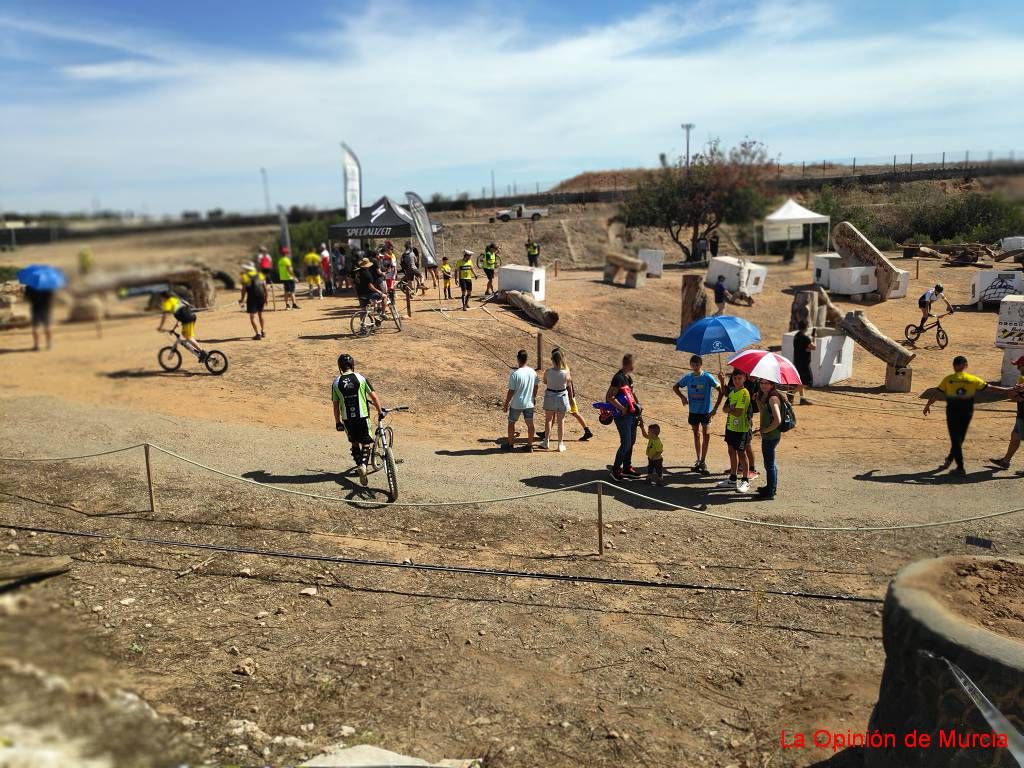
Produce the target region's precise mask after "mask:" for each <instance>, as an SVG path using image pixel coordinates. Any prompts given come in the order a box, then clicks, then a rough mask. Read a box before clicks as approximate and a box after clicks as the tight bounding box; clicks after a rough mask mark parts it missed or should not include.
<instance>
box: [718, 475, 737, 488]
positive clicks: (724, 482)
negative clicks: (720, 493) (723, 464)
mask: <svg viewBox="0 0 1024 768" xmlns="http://www.w3.org/2000/svg"><path fill="white" fill-rule="evenodd" d="M732 484H733V481H732V480H730V479H729V478H728V477H727V478H725V480H719V481H718V485H717V487H718V488H729V487H730V486H731V485H732Z"/></svg>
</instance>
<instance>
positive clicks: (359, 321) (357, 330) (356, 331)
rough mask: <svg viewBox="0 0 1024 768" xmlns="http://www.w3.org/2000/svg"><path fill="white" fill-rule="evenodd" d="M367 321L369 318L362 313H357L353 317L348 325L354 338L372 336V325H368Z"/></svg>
mask: <svg viewBox="0 0 1024 768" xmlns="http://www.w3.org/2000/svg"><path fill="white" fill-rule="evenodd" d="M366 319H368V318H366V317H365V315H364V314H363V313H362V312H356V313H355V314H354V315H352V319H351V320H350V321H349V324H348V325H349V329H350V330H351V331H352V335H353V336H367V335H369V334H370V332H371V327H372V324H367V323H366Z"/></svg>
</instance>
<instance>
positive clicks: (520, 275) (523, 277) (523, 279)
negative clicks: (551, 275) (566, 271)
mask: <svg viewBox="0 0 1024 768" xmlns="http://www.w3.org/2000/svg"><path fill="white" fill-rule="evenodd" d="M545 281H546V277H545V271H544V267H523V266H520V265H519V264H509V265H507V266H502V267H498V288H500V289H501V290H503V291H521V292H522V293H532V294H533V298H534V299H536V300H537V301H544V291H545Z"/></svg>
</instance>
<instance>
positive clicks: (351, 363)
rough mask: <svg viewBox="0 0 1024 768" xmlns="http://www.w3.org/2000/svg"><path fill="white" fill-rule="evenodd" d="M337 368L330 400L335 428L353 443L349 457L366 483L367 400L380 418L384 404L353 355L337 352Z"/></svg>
mask: <svg viewBox="0 0 1024 768" xmlns="http://www.w3.org/2000/svg"><path fill="white" fill-rule="evenodd" d="M338 371H339V373H340V374H341V375H340V376H336V377H335V378H334V381H333V382H332V383H331V403H332V405H333V407H334V428H335V429H337V430H338V431H339V432H344V433H345V434H347V435H348V442H349V444H350V445H351V447H352V458H353V459H355V462H356V468H357V469H358V471H359V482H360V483H362V484H363V485H366V484H367V482H368V480H367V477H366V463H367V461H368V460H369V456H370V450H371V449H372V448H373V434H372V433H371V432H370V404H371V403H372V404H373V407H374V408H375V409H376V411H377V419H378V420H379V419H380V416H381V411H382V410H383V407H382V406H381V404H380V399H379V398H378V397H377V393H376V392H374V391H373V385H371V384H370V382H369V381H367V380H366V378H365V377H364V376H363V375H362V374H359V373H356V363H355V360H353V359H352V355H346V354H342V355H339V356H338Z"/></svg>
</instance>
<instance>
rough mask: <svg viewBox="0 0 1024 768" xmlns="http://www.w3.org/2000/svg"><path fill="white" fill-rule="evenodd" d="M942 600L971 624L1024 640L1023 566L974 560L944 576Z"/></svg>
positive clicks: (1004, 562) (1013, 563)
mask: <svg viewBox="0 0 1024 768" xmlns="http://www.w3.org/2000/svg"><path fill="white" fill-rule="evenodd" d="M941 585H942V590H941V591H942V594H941V595H940V597H941V599H942V600H943V601H944V602H945V603H946V604H947V605H948V606H949V607H950V608H952V609H954V610H956V611H957V612H958V613H959V614H960V615H961V616H963V617H964V618H965V619H967V620H968V621H971V622H972V623H974V624H977V625H978V626H980V627H984V628H985V629H988V630H990V631H992V632H998V633H1000V634H1002V635H1006V636H1007V637H1017V638H1022V637H1024V563H1019V562H1014V561H1012V560H992V561H987V560H982V561H979V560H971V561H967V562H964V563H962V564H960V565H958V566H957V567H956V569H955V570H950V571H948V572H947V573H945V574H944V575H943V578H942V581H941Z"/></svg>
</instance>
